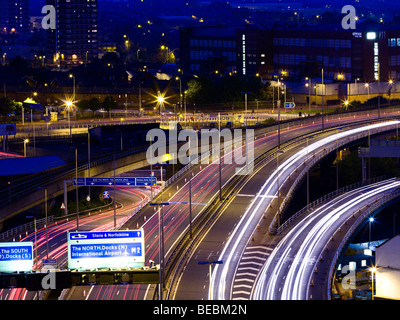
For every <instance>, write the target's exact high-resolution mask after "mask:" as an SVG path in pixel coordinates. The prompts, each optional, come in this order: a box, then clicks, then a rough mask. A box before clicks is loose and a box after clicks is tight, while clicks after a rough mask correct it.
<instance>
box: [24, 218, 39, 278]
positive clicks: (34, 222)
mask: <svg viewBox="0 0 400 320" xmlns="http://www.w3.org/2000/svg"><path fill="white" fill-rule="evenodd" d="M25 218H26V219H32V218H33V225H34V228H35V270H36V271H37V263H38V256H37V228H36V217H35V216H26V217H25Z"/></svg>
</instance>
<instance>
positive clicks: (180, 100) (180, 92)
mask: <svg viewBox="0 0 400 320" xmlns="http://www.w3.org/2000/svg"><path fill="white" fill-rule="evenodd" d="M175 79H176V81H178V80H179V107H180V108H181V112H182V80H181V78H180V77H176V78H175Z"/></svg>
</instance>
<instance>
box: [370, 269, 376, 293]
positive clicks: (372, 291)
mask: <svg viewBox="0 0 400 320" xmlns="http://www.w3.org/2000/svg"><path fill="white" fill-rule="evenodd" d="M369 271H371V275H372V279H371V289H372V290H371V300H374V274H375V273H376V267H372V268H370V269H369ZM375 278H376V277H375Z"/></svg>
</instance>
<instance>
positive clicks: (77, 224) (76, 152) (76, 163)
mask: <svg viewBox="0 0 400 320" xmlns="http://www.w3.org/2000/svg"><path fill="white" fill-rule="evenodd" d="M75 176H76V188H75V196H76V231H79V201H78V200H79V197H78V148H75Z"/></svg>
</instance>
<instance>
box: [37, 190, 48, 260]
mask: <svg viewBox="0 0 400 320" xmlns="http://www.w3.org/2000/svg"><path fill="white" fill-rule="evenodd" d="M38 189H44V213H45V221H46V222H45V230H46V257H47V259H48V258H49V241H48V234H47V188H45V187H39V188H38Z"/></svg>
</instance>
